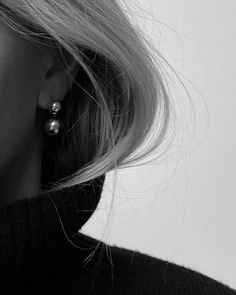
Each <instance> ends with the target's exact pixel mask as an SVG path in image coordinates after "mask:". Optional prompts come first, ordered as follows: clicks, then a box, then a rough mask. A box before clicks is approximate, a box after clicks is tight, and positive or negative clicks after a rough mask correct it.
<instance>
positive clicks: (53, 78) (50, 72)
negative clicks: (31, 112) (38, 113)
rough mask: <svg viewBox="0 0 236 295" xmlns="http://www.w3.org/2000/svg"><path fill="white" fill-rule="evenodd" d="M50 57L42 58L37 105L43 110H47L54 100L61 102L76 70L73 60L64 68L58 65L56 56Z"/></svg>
mask: <svg viewBox="0 0 236 295" xmlns="http://www.w3.org/2000/svg"><path fill="white" fill-rule="evenodd" d="M51 57H52V56H47V57H46V58H47V59H46V60H44V65H43V70H42V77H41V83H40V87H39V94H38V106H39V107H40V108H42V109H44V110H47V109H48V107H49V106H50V104H51V103H53V102H54V101H59V102H61V101H62V100H63V99H64V97H65V96H66V94H67V93H68V92H69V90H70V88H71V87H72V83H73V80H74V79H75V77H76V74H77V72H78V69H75V66H76V62H75V61H74V60H73V61H72V62H71V63H70V64H69V65H68V67H67V69H65V68H63V67H62V65H61V64H60V65H58V61H57V59H56V58H54V59H53V58H51ZM52 61H54V62H52Z"/></svg>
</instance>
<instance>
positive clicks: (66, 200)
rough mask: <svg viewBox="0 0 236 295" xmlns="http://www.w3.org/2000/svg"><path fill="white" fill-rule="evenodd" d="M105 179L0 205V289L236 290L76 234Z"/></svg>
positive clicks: (207, 294)
mask: <svg viewBox="0 0 236 295" xmlns="http://www.w3.org/2000/svg"><path fill="white" fill-rule="evenodd" d="M104 180H105V175H103V176H101V177H100V178H96V179H94V180H93V181H92V182H89V183H86V185H84V184H83V185H82V186H81V185H79V186H75V187H73V189H64V190H62V191H59V192H56V193H53V194H48V195H44V194H41V195H38V196H35V197H33V198H25V199H21V200H16V201H12V202H9V203H7V204H5V205H2V206H1V207H0V259H1V260H0V290H1V292H2V294H17V293H19V294H21V293H22V294H32V295H36V294H43V295H53V294H56V295H59V294H65V295H72V294H73V295H74V294H77V295H100V294H101V295H112V294H114V295H176V294H180V295H236V291H235V290H233V289H232V288H230V287H229V286H227V285H226V284H223V283H220V282H217V281H216V280H214V279H212V278H209V277H207V276H205V275H203V274H200V273H199V272H197V271H194V270H190V269H188V268H186V267H183V266H180V265H176V264H174V263H171V262H168V261H164V260H162V259H158V258H155V257H152V256H150V255H148V254H144V253H140V252H139V251H132V250H129V249H125V248H122V247H118V246H116V245H108V244H105V243H104V242H99V241H98V240H96V239H95V238H92V237H89V236H87V235H84V234H82V233H81V232H78V230H79V229H81V227H82V226H83V225H84V224H85V223H86V221H87V220H88V219H89V217H90V216H91V215H92V213H93V212H94V210H95V209H96V207H97V205H98V202H99V200H100V197H101V193H102V187H103V183H104ZM52 200H53V201H54V203H55V205H56V208H57V210H58V213H59V216H60V218H61V221H62V223H63V226H64V229H65V232H66V234H67V236H68V237H69V240H68V239H67V237H66V236H65V233H64V231H63V228H62V226H61V223H60V220H59V218H58V214H57V211H56V209H55V207H54V205H53V202H52ZM70 241H71V242H72V243H71V242H70Z"/></svg>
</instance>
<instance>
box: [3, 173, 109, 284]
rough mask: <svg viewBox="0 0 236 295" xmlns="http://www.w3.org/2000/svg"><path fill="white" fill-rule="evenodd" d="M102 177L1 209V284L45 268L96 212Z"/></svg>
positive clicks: (15, 202) (10, 203)
mask: <svg viewBox="0 0 236 295" xmlns="http://www.w3.org/2000/svg"><path fill="white" fill-rule="evenodd" d="M104 181H105V175H104V174H103V175H102V176H100V177H97V178H95V179H93V180H92V181H91V180H90V181H88V182H85V183H83V184H79V185H75V186H73V187H70V188H64V189H62V190H60V191H56V192H51V193H47V194H46V193H40V194H38V195H36V196H33V197H30V198H28V197H25V198H23V199H19V200H14V201H10V202H7V203H4V204H2V205H1V206H0V281H2V280H5V279H8V278H9V277H14V276H17V277H18V276H19V275H20V274H24V273H26V272H27V271H29V270H30V269H32V267H34V266H35V265H39V263H40V265H42V267H45V266H46V265H47V263H48V261H49V260H50V257H51V256H52V255H53V254H54V253H55V252H56V251H57V249H59V248H60V247H61V246H62V245H63V244H64V243H66V242H67V241H68V238H70V237H72V236H73V235H74V234H76V233H78V231H79V230H80V229H81V228H82V226H83V225H84V224H85V223H86V222H87V220H88V219H89V218H90V217H91V215H92V214H93V212H94V211H95V209H96V207H97V205H98V203H99V200H100V197H101V193H102V188H103V184H104Z"/></svg>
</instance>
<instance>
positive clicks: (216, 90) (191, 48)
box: [82, 0, 236, 289]
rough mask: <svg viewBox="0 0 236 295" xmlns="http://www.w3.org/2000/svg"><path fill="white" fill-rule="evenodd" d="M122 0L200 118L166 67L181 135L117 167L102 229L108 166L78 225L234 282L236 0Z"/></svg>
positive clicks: (108, 239) (109, 177) (107, 195)
mask: <svg viewBox="0 0 236 295" xmlns="http://www.w3.org/2000/svg"><path fill="white" fill-rule="evenodd" d="M135 3H136V5H135ZM127 4H128V5H130V8H131V10H132V13H131V14H132V15H133V17H134V18H136V21H137V22H138V23H139V25H140V26H141V27H142V28H143V30H144V32H145V34H147V35H148V36H150V37H151V38H152V40H153V42H154V43H155V44H156V46H157V47H158V50H159V51H160V52H161V54H162V55H163V56H164V57H165V59H167V60H168V62H169V63H170V64H171V65H172V66H173V68H174V69H175V70H176V71H177V72H178V75H179V77H180V79H181V80H182V82H183V83H184V85H185V86H186V87H187V89H188V91H189V94H190V95H191V100H192V102H193V104H194V109H195V112H196V121H197V123H196V125H194V124H193V120H192V119H191V116H190V112H191V109H190V107H189V98H188V96H187V94H186V91H185V90H184V89H183V87H182V86H181V85H180V83H179V82H178V81H177V79H176V78H175V76H174V75H172V74H170V75H171V76H172V80H173V82H172V83H173V84H172V85H171V88H172V91H173V99H174V101H175V104H176V107H177V108H178V113H179V114H180V112H181V114H182V117H181V120H182V121H181V122H180V123H181V124H180V123H178V124H177V122H176V124H177V125H176V130H177V132H179V134H180V133H181V132H182V136H183V140H182V141H180V136H178V137H177V139H176V142H175V143H173V146H172V148H170V150H169V151H168V152H167V153H166V159H165V160H164V161H163V162H162V163H161V164H158V163H155V162H153V165H148V166H147V165H146V166H141V167H134V168H127V169H123V170H120V171H118V183H117V188H116V192H115V202H114V204H113V210H112V218H111V220H110V222H109V227H108V228H107V231H106V235H104V236H102V233H103V231H104V230H105V226H106V223H107V217H108V210H109V206H110V204H111V198H112V195H111V193H112V186H111V180H112V179H113V173H108V174H107V175H106V181H105V185H104V189H103V193H102V199H101V201H100V203H99V206H98V208H97V210H96V212H95V213H94V214H93V216H92V217H91V219H90V220H89V221H88V222H87V223H86V225H85V226H84V227H83V229H82V232H84V233H85V234H89V235H90V236H93V237H95V238H98V239H102V240H104V241H106V242H107V243H108V244H110V245H114V244H115V245H118V246H121V247H125V248H129V249H132V250H137V251H140V252H143V253H146V254H149V255H151V256H154V257H158V258H162V259H165V260H168V261H173V262H175V263H177V264H179V265H183V266H185V267H189V268H191V269H194V270H197V271H199V272H201V273H203V274H205V275H208V276H210V277H212V278H215V279H217V280H218V281H220V282H222V283H225V284H227V285H229V286H231V287H232V288H235V289H236V251H235V249H236V193H235V189H236V173H235V171H236V168H235V166H236V156H235V153H236V128H235V126H236V81H235V80H236V59H235V54H236V18H235V13H236V1H235V0H227V1H225V0H224V1H223V0H198V1H195V0H194V1H193V0H175V1H172V0H165V1H159V0H142V1H141V0H139V1H131V0H129V1H128V0H127ZM137 4H138V6H140V9H139V8H138V6H137ZM143 10H144V11H143ZM158 21H159V23H158ZM134 22H135V19H134ZM161 23H162V24H161ZM180 110H181V111H180ZM207 110H208V111H207ZM193 131H194V132H193ZM181 138H182V137H181ZM173 155H175V157H173ZM173 159H174V160H173Z"/></svg>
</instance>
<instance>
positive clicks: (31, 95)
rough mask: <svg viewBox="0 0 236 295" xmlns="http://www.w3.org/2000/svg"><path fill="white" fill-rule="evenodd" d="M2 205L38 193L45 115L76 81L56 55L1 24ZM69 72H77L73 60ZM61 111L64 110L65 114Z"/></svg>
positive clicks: (0, 128)
mask: <svg viewBox="0 0 236 295" xmlns="http://www.w3.org/2000/svg"><path fill="white" fill-rule="evenodd" d="M0 40H1V42H0V204H3V203H5V202H8V201H12V200H18V199H21V198H24V197H31V196H33V195H37V194H38V193H39V191H40V189H39V184H40V179H41V161H42V158H41V155H42V153H41V151H42V142H43V136H45V135H44V134H45V133H44V124H45V119H44V115H43V114H45V113H47V112H48V105H49V103H51V102H53V101H62V100H63V98H64V97H65V95H66V94H67V92H68V91H69V89H70V87H71V85H72V82H71V79H69V77H68V75H67V74H66V72H65V70H64V69H63V68H62V67H61V65H59V63H58V62H57V60H56V59H55V57H54V55H52V54H51V52H49V51H48V50H45V48H42V47H40V46H39V45H37V46H36V45H35V44H33V43H32V42H30V41H29V40H26V39H25V38H23V37H22V36H21V35H19V34H18V33H17V32H15V31H14V30H12V29H11V28H9V27H8V26H7V25H5V24H3V23H2V22H1V21H0ZM69 65H70V67H68V70H69V71H71V75H72V77H74V76H75V75H76V71H73V73H72V69H73V66H74V65H75V63H74V62H73V61H72V60H71V61H70V63H69ZM62 111H63V110H62Z"/></svg>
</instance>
